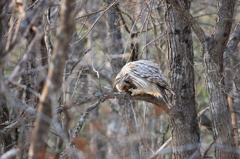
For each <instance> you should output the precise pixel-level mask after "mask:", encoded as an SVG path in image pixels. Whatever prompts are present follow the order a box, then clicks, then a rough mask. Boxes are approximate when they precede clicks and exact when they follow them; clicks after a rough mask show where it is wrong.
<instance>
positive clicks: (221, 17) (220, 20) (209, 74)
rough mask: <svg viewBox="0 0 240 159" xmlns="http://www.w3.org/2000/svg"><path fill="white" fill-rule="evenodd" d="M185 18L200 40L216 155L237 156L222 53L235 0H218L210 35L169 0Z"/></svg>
mask: <svg viewBox="0 0 240 159" xmlns="http://www.w3.org/2000/svg"><path fill="white" fill-rule="evenodd" d="M168 2H169V3H170V4H171V5H172V6H174V8H175V9H176V10H177V11H178V13H179V14H180V15H181V16H182V17H183V18H184V19H185V20H186V21H187V22H188V24H189V25H190V26H191V27H192V29H193V30H194V32H195V33H196V35H197V37H198V39H199V40H200V42H201V46H202V50H203V58H204V61H203V65H204V69H205V76H206V87H207V92H208V96H209V105H210V110H211V114H212V122H213V132H214V139H215V158H218V159H225V158H229V159H233V158H238V155H237V153H236V149H235V144H234V135H233V127H232V123H231V112H230V109H229V106H228V101H227V96H226V94H225V92H224V87H223V86H224V80H223V79H224V78H223V53H224V50H225V49H226V45H227V42H228V40H229V35H230V31H231V26H232V21H233V12H234V5H235V0H220V1H218V13H217V22H216V26H215V28H214V32H213V33H212V36H211V37H207V36H206V35H205V33H204V31H203V30H202V28H201V27H200V26H199V24H198V23H197V21H196V20H195V19H194V18H193V17H192V16H191V14H190V13H189V12H187V11H186V10H185V8H184V7H183V4H182V3H181V2H179V1H177V0H168Z"/></svg>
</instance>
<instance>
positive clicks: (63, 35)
mask: <svg viewBox="0 0 240 159" xmlns="http://www.w3.org/2000/svg"><path fill="white" fill-rule="evenodd" d="M74 8H75V1H67V0H63V1H62V4H61V12H60V17H61V18H60V19H61V21H60V27H59V28H58V30H57V41H56V43H55V46H54V49H53V55H52V59H51V60H52V61H51V62H50V64H49V71H48V78H47V81H46V83H45V85H44V88H43V92H42V94H41V97H40V104H39V109H38V116H37V118H36V121H35V124H34V125H35V127H34V129H33V133H32V141H31V143H30V148H29V153H28V155H29V158H44V156H45V153H46V151H45V149H46V140H47V138H48V132H49V128H50V123H51V119H52V107H53V105H54V103H55V101H56V99H57V95H58V92H59V89H60V88H61V82H62V78H61V77H62V76H63V71H64V67H65V62H66V60H67V51H68V47H69V43H70V40H71V36H72V32H73V28H74V14H73V13H74Z"/></svg>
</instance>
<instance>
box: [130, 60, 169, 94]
mask: <svg viewBox="0 0 240 159" xmlns="http://www.w3.org/2000/svg"><path fill="white" fill-rule="evenodd" d="M131 70H132V72H133V73H134V74H135V75H136V76H138V77H140V78H144V79H145V80H147V81H148V82H151V83H154V84H156V85H158V86H161V87H163V88H164V89H167V90H168V89H169V90H170V87H169V85H168V83H167V81H166V79H165V78H164V77H163V76H162V71H161V70H160V68H159V66H158V65H157V64H155V63H152V62H150V61H145V60H140V61H138V62H135V63H134V64H133V65H132V66H131Z"/></svg>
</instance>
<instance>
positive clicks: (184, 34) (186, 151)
mask: <svg viewBox="0 0 240 159" xmlns="http://www.w3.org/2000/svg"><path fill="white" fill-rule="evenodd" d="M182 4H183V5H184V8H185V10H189V9H190V3H189V1H186V0H185V1H183V3H182ZM166 21H167V29H168V48H169V53H168V55H169V60H170V79H171V83H172V84H173V85H172V89H173V91H174V92H175V97H174V99H173V100H172V102H173V105H174V107H175V109H178V114H177V115H176V116H170V117H169V119H170V125H171V133H172V146H173V154H174V157H175V158H176V159H184V158H191V157H195V158H196V157H199V156H200V150H199V148H200V147H199V146H200V132H199V126H198V119H197V110H196V102H195V88H194V67H193V65H194V64H193V46H192V43H193V42H192V32H191V28H190V26H189V25H188V23H187V22H186V21H185V20H184V19H183V18H182V17H181V16H180V15H179V14H178V12H177V11H176V10H175V9H174V8H173V7H172V6H170V5H169V3H168V2H167V8H166Z"/></svg>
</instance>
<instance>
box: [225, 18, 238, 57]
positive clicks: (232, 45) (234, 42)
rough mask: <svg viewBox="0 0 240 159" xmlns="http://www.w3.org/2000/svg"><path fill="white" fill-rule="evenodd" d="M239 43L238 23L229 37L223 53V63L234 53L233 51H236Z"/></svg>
mask: <svg viewBox="0 0 240 159" xmlns="http://www.w3.org/2000/svg"><path fill="white" fill-rule="evenodd" d="M239 41H240V21H239V22H238V24H237V25H236V27H235V29H234V31H233V33H232V35H231V37H230V40H229V42H228V44H227V49H226V50H225V51H224V54H223V58H224V60H225V61H226V60H227V58H228V57H229V56H230V55H231V54H233V53H234V51H235V50H236V48H237V46H238V43H239Z"/></svg>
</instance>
